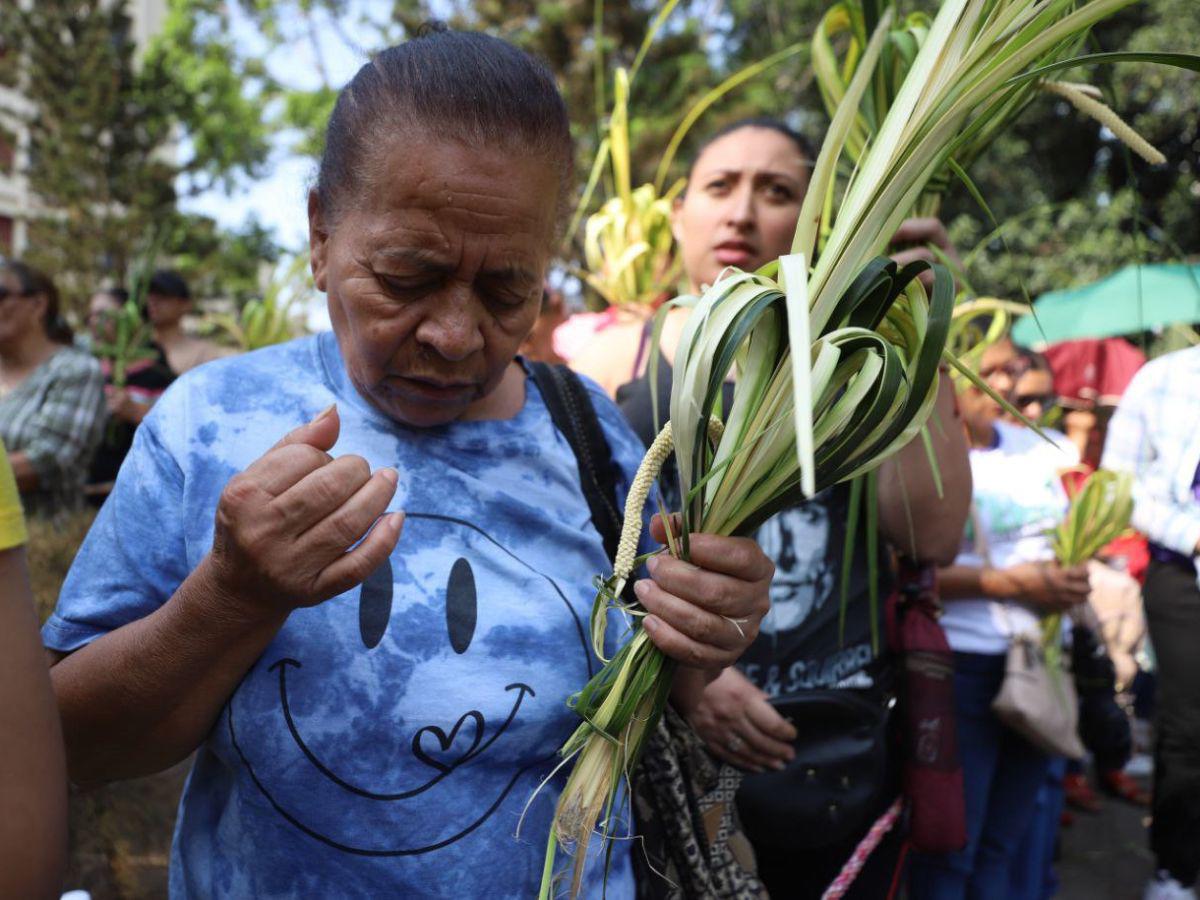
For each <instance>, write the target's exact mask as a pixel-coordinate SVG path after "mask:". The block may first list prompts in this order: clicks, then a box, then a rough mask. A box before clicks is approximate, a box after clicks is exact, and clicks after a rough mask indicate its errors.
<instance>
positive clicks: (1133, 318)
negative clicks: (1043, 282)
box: [1012, 264, 1200, 347]
mask: <svg viewBox="0 0 1200 900" xmlns="http://www.w3.org/2000/svg"><path fill="white" fill-rule="evenodd" d="M1033 311H1034V313H1035V314H1036V321H1035V316H1023V317H1022V318H1021V320H1020V321H1018V322H1017V324H1016V325H1015V326H1013V333H1012V335H1013V340H1014V341H1015V342H1016V343H1018V344H1020V345H1022V346H1024V347H1042V346H1044V345H1046V344H1057V343H1058V342H1059V341H1071V340H1079V339H1081V338H1106V337H1117V336H1120V335H1129V334H1135V333H1137V332H1139V331H1150V330H1152V329H1155V328H1162V327H1164V326H1166V325H1174V324H1176V323H1186V324H1191V323H1194V322H1200V265H1191V266H1189V265H1181V264H1171V265H1153V266H1126V267H1125V268H1124V269H1121V270H1120V271H1119V272H1115V273H1114V274H1112V275H1109V276H1108V277H1107V278H1104V279H1102V280H1100V281H1096V282H1093V283H1092V284H1088V285H1084V286H1083V287H1079V288H1072V289H1070V290H1066V291H1051V292H1050V293H1047V294H1042V296H1040V297H1038V298H1037V300H1035V301H1034V304H1033Z"/></svg>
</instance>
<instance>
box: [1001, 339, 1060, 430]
mask: <svg viewBox="0 0 1200 900" xmlns="http://www.w3.org/2000/svg"><path fill="white" fill-rule="evenodd" d="M1009 377H1010V378H1011V379H1012V382H1013V387H1012V393H1011V394H1010V395H1009V397H1008V400H1009V402H1010V403H1011V404H1012V405H1013V406H1014V407H1015V408H1016V410H1017V412H1019V413H1020V414H1021V415H1023V416H1024V417H1025V418H1026V419H1028V420H1029V421H1030V422H1033V423H1034V424H1041V423H1042V421H1043V420H1044V419H1045V418H1046V416H1047V415H1048V414H1049V413H1050V412H1051V410H1053V409H1054V408H1055V406H1057V405H1058V395H1057V394H1055V392H1054V373H1053V372H1052V371H1051V370H1050V363H1048V362H1047V361H1046V357H1044V356H1042V355H1041V354H1040V353H1032V352H1030V351H1024V352H1022V353H1020V354H1019V355H1018V356H1017V358H1016V360H1014V362H1013V363H1012V364H1011V365H1010V366H1009ZM1003 417H1004V418H1005V419H1006V420H1008V421H1010V422H1013V423H1014V424H1021V422H1020V420H1019V419H1018V418H1017V417H1016V416H1014V415H1012V414H1011V413H1010V412H1008V411H1007V410H1006V411H1005V413H1004V416H1003Z"/></svg>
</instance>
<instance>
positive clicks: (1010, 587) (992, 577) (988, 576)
mask: <svg viewBox="0 0 1200 900" xmlns="http://www.w3.org/2000/svg"><path fill="white" fill-rule="evenodd" d="M979 587H980V589H981V591H982V593H983V595H984V596H985V597H988V598H989V599H992V600H1008V599H1012V598H1014V597H1015V596H1016V594H1017V593H1018V592H1017V590H1016V585H1015V584H1014V583H1013V580H1012V579H1011V578H1009V577H1008V573H1007V572H1005V571H1004V570H1003V569H993V568H991V567H990V566H988V567H985V568H983V569H981V570H980V572H979Z"/></svg>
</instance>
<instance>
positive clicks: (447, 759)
mask: <svg viewBox="0 0 1200 900" xmlns="http://www.w3.org/2000/svg"><path fill="white" fill-rule="evenodd" d="M289 667H294V668H297V669H299V668H303V667H302V665H301V664H300V663H299V662H298V661H297V660H294V659H289V658H286V657H285V658H284V659H281V660H279V661H278V662H276V663H273V664H272V665H271V667H270V669H268V671H271V672H274V671H275V670H277V669H278V670H279V703H280V705H281V706H282V707H283V717H284V719H285V720H286V721H287V727H288V730H289V731H290V732H291V733H292V738H293V739H294V740H295V741H296V746H297V747H299V748H300V750H301V751H302V752H303V753H304V755H305V756H307V757H308V759H309V761H310V762H311V763H312V764H313V765H314V766H316V767H317V770H318V771H319V772H320V773H321V774H322V775H324V776H325V777H326V778H328V779H329V780H330V781H332V782H333V783H334V784H336V785H338V786H339V787H341V788H344V789H345V790H347V791H349V792H350V793H352V794H358V795H359V796H360V797H367V798H369V799H371V800H383V801H389V800H407V799H408V798H409V797H416V796H417V795H418V794H422V793H424V792H425V791H427V790H429V789H430V788H431V787H433V786H434V785H435V784H437V783H438V782H439V781H441V780H442V779H443V778H445V777H446V776H447V775H449V774H450V773H451V772H453V771H454V770H455V769H457V768H458V767H459V766H461V765H463V764H464V763H467V762H470V761H471V760H472V759H474V758H475V757H477V756H478V755H479V754H481V753H483V751H484V750H486V749H487V748H488V747H490V746H491V745H492V744H494V743H495V742H496V740H497V739H498V738H499V737H500V735H502V734H504V732H505V731H506V730H507V729H508V726H509V725H510V724H512V721H513V719H515V718H516V716H517V712H518V711H519V710H520V709H521V701H523V700H524V699H525V695H526V694H528V695H529V696H530V697H534V696H537V695H536V694H535V693H534V690H533V688H531V687H530V686H529V685H527V684H522V683H521V682H516V683H514V684H510V685H507V686H506V687H505V688H504V689H505V690H506V691H514V690H515V691H517V692H518V693H517V699H516V700H515V701H514V702H513V707H512V710H511V711H510V712H509V714H508V718H507V719H505V720H504V723H503V724H502V725H501V726H500V727H499V728H497V729H496V733H495V734H493V735H492V736H491V737H489V738H488V739H487V740H486V741H485V740H483V733H484V731H485V729H486V722H484V719H483V714H482V713H480V712H478V711H476V710H473V709H472V710H469V711H468V712H466V713H464V714H463V716H462V717H461V718H460V719H459V720H458V721H457V722H455V723H454V727H453V728H451V729H450V733H449V734H447V733H446V732H444V731H442V729H440V728H438V727H437V726H436V725H426V726H425V727H424V728H421V729H419V730H418V731H417V733H416V734H414V735H413V741H412V752H413V756H415V757H417V759H419V760H421V762H423V763H425V764H426V765H427V766H429V767H430V768H432V769H436V770H437V773H438V774H437V775H435V776H434V777H433V778H431V779H429V781H427V782H425V783H424V784H422V785H421V786H420V787H415V788H412V789H411V790H407V791H398V792H396V793H389V794H381V793H377V792H375V791H368V790H366V789H365V788H361V787H358V786H357V785H354V784H351V783H350V782H349V781H346V780H345V779H344V778H342V777H340V776H339V775H338V774H337V773H335V772H334V771H333V770H332V769H330V768H329V767H328V766H327V765H325V764H324V763H323V762H321V760H320V759H318V758H317V755H316V754H315V753H314V752H313V751H312V749H311V748H310V747H309V746H308V744H307V743H306V742H305V740H304V738H303V736H302V735H301V734H300V730H299V729H298V728H297V727H296V723H295V721H294V720H293V719H292V710H291V707H290V706H289V705H288V695H287V670H288V668H289ZM468 723H469V724H470V725H472V726H473V729H472V730H471V731H470V732H466V731H464V726H465V725H467V724H468ZM468 734H469V737H470V744H469V746H468V747H467V748H466V750H465V751H461V752H458V753H456V752H455V746H456V745H461V743H462V740H460V739H459V736H460V735H463V739H466V737H467V735H468ZM427 735H428V736H430V737H432V738H433V739H434V740H435V741H436V742H437V743H438V745H439V746H438V747H436V748H434V747H431V746H430V742H429V741H428V740H426V736H427Z"/></svg>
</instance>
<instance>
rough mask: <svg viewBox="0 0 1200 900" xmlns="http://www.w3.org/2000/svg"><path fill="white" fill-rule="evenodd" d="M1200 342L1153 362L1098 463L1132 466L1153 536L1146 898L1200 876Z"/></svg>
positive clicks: (1139, 506) (1130, 394) (1137, 515)
mask: <svg viewBox="0 0 1200 900" xmlns="http://www.w3.org/2000/svg"><path fill="white" fill-rule="evenodd" d="M1197 421H1200V347H1191V348H1189V349H1187V350H1180V351H1178V352H1176V353H1170V354H1168V355H1166V356H1163V357H1160V358H1159V359H1156V360H1154V361H1153V362H1150V363H1148V364H1147V365H1146V366H1145V367H1144V368H1142V369H1141V371H1139V372H1138V374H1137V375H1136V376H1134V379H1133V381H1132V382H1131V383H1130V385H1129V388H1128V390H1126V392H1125V395H1124V397H1122V399H1121V403H1120V405H1119V406H1118V407H1117V412H1116V414H1115V415H1114V416H1113V419H1112V423H1111V425H1110V426H1109V429H1108V440H1107V443H1106V445H1105V448H1104V456H1103V459H1102V461H1101V465H1102V466H1103V467H1104V468H1106V469H1113V470H1116V471H1126V472H1132V473H1133V475H1134V478H1135V482H1134V510H1133V525H1134V527H1136V528H1137V529H1138V530H1139V531H1141V532H1142V533H1144V534H1145V535H1146V537H1147V538H1149V540H1150V556H1151V560H1150V566H1149V568H1148V570H1147V572H1146V584H1145V587H1144V588H1143V596H1144V598H1145V604H1146V619H1147V623H1148V625H1149V629H1150V639H1151V641H1153V643H1154V651H1155V656H1156V657H1157V660H1158V671H1159V677H1158V717H1157V722H1156V732H1157V738H1156V741H1157V745H1156V747H1155V754H1154V755H1155V779H1154V801H1153V807H1154V809H1153V812H1154V817H1153V825H1152V826H1151V829H1150V843H1151V848H1152V849H1153V851H1154V855H1155V858H1156V860H1157V867H1158V873H1157V875H1156V876H1155V879H1154V880H1153V881H1152V882H1151V883H1150V885H1149V886H1148V887H1147V889H1146V894H1145V896H1146V898H1147V900H1159V898H1195V897H1196V893H1195V891H1194V890H1193V885H1194V884H1195V882H1196V878H1197V876H1200V655H1198V654H1197V653H1196V652H1195V643H1196V641H1197V639H1200V586H1198V585H1197V568H1196V559H1197V553H1198V552H1200V428H1197V425H1196V423H1197Z"/></svg>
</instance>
